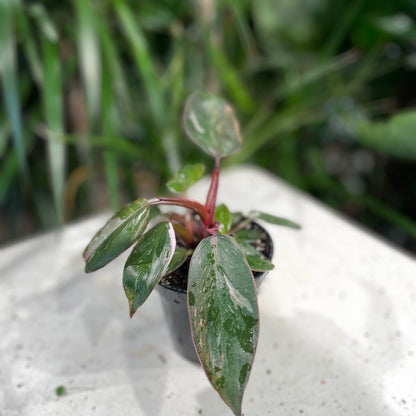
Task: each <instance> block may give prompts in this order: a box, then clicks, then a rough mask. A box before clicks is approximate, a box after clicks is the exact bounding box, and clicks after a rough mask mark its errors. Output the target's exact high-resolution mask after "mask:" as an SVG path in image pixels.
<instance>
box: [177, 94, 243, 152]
mask: <svg viewBox="0 0 416 416" xmlns="http://www.w3.org/2000/svg"><path fill="white" fill-rule="evenodd" d="M184 127H185V132H186V134H187V135H188V137H189V138H190V139H191V140H192V141H193V142H194V143H195V144H196V145H197V146H198V147H199V148H201V149H202V150H203V151H204V152H206V153H208V154H209V155H211V156H214V157H215V158H222V157H225V156H229V155H231V154H233V153H235V152H236V151H237V150H239V149H240V147H241V143H242V139H241V135H240V126H239V124H238V121H237V118H236V117H235V115H234V111H233V109H232V108H231V106H230V105H229V104H228V103H227V102H226V101H224V100H223V99H221V98H219V97H217V96H215V95H211V94H207V93H205V92H201V91H197V92H194V93H193V94H192V95H191V96H190V97H189V98H188V100H187V101H186V104H185V111H184Z"/></svg>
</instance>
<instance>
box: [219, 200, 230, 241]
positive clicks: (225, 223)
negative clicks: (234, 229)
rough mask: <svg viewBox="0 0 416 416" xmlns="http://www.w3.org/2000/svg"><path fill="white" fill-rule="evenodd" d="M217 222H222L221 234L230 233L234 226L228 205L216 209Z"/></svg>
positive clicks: (221, 205)
mask: <svg viewBox="0 0 416 416" xmlns="http://www.w3.org/2000/svg"><path fill="white" fill-rule="evenodd" d="M215 221H219V222H220V228H219V232H220V233H222V234H228V233H229V231H230V228H231V224H232V217H231V213H230V210H229V209H228V208H227V206H226V205H224V204H220V205H218V206H217V207H216V208H215Z"/></svg>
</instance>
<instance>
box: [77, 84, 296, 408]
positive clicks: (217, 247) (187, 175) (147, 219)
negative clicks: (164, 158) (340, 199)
mask: <svg viewBox="0 0 416 416" xmlns="http://www.w3.org/2000/svg"><path fill="white" fill-rule="evenodd" d="M183 124H184V128H185V132H186V134H187V135H188V137H189V138H190V139H191V140H192V141H193V142H194V143H195V144H196V145H197V146H198V147H199V148H200V149H201V150H203V151H204V152H206V153H208V154H209V155H211V156H212V157H213V158H214V161H215V165H214V168H213V171H212V175H211V184H210V188H209V191H208V194H207V198H206V202H205V204H201V203H200V202H197V201H194V200H191V199H188V198H186V197H180V198H172V197H166V198H165V197H160V198H152V199H145V198H139V199H137V200H136V201H134V202H132V203H131V204H129V205H127V206H126V207H124V208H122V209H121V210H120V211H119V212H117V213H116V214H115V215H114V216H113V217H112V218H111V219H110V220H109V221H108V222H107V223H106V224H105V225H104V227H103V228H101V230H99V231H98V232H97V234H96V235H95V236H94V237H93V239H92V240H91V242H90V243H89V245H88V246H87V248H86V249H85V251H84V258H85V261H86V266H85V271H86V272H87V273H88V272H93V271H95V270H97V269H99V268H101V267H103V266H105V265H106V264H107V263H109V262H110V261H112V260H113V259H114V258H115V257H117V256H118V255H119V254H120V253H122V252H123V251H124V250H126V249H127V248H128V247H130V246H131V245H132V244H133V243H136V245H135V246H134V247H133V249H132V251H131V254H130V255H129V257H128V259H127V261H126V263H125V266H124V272H123V286H124V290H125V293H126V295H127V299H128V302H129V308H130V317H132V316H133V315H134V313H135V312H136V310H137V308H138V307H139V306H140V305H142V304H143V302H144V301H145V300H146V299H147V297H148V296H149V295H150V293H151V292H152V290H153V289H154V288H155V287H156V286H159V287H161V286H165V287H169V286H172V285H173V286H178V285H182V289H180V290H179V292H182V293H183V294H184V296H185V297H186V299H187V302H186V303H187V308H186V309H187V312H188V316H189V318H188V316H185V317H184V318H179V319H182V320H184V321H186V322H185V327H188V328H189V327H190V331H191V334H192V340H193V344H194V347H195V351H196V354H197V357H198V359H199V361H200V363H201V365H202V367H203V368H204V370H205V372H206V375H207V377H208V379H209V381H210V382H211V384H212V386H213V387H214V389H215V390H216V391H217V392H218V393H219V395H220V396H221V398H222V399H223V400H224V401H225V403H226V404H227V405H228V406H229V407H230V408H231V410H232V411H233V413H234V414H235V415H241V403H242V398H243V393H244V390H245V387H246V384H247V381H248V378H249V375H250V371H251V368H252V364H253V360H254V355H255V351H256V346H257V339H258V329H259V311H258V305H257V294H256V285H255V281H254V278H253V272H257V274H258V273H259V272H265V271H267V270H270V269H272V268H273V267H274V266H273V264H272V263H271V262H270V259H269V258H268V257H267V254H269V255H270V251H271V250H270V249H269V250H265V249H264V245H265V244H264V242H265V241H266V238H267V233H266V232H265V231H264V229H263V228H262V227H260V226H259V225H254V226H253V221H254V220H255V219H257V218H259V219H261V220H264V221H266V222H270V223H273V224H280V225H285V226H289V227H293V228H299V226H298V225H297V224H295V223H293V222H291V221H289V220H286V219H283V218H279V217H275V216H272V215H269V214H265V213H262V212H261V211H252V212H250V213H249V214H248V215H246V216H243V215H242V214H241V213H231V212H230V211H229V209H228V208H227V207H226V206H225V205H224V204H219V205H217V190H218V183H219V173H220V162H221V160H222V159H223V158H224V157H226V156H229V155H231V154H233V153H235V152H236V151H238V150H239V148H240V147H241V144H242V140H241V136H240V129H239V124H238V121H237V119H236V117H235V115H234V112H233V110H232V108H231V107H230V106H229V105H228V104H227V103H226V102H225V101H224V100H222V99H221V98H219V97H216V96H214V95H211V94H207V93H204V92H195V93H193V94H192V95H191V96H190V97H189V98H188V100H187V102H186V104H185V109H184V115H183ZM203 174H204V166H203V165H201V164H196V165H187V166H185V167H183V168H182V169H180V170H179V172H178V173H177V175H176V176H175V177H174V178H173V179H172V180H171V181H169V182H168V187H169V188H170V189H171V190H173V191H176V192H182V193H183V192H185V191H186V189H187V188H188V187H189V186H190V185H192V184H194V183H195V182H196V181H197V180H199V179H200V178H201V177H202V176H203ZM161 205H165V206H176V207H182V208H181V209H182V210H183V211H184V212H179V211H178V210H177V209H176V210H173V211H169V212H161V211H160V210H159V207H160V206H161ZM149 224H151V225H150V226H149ZM147 229H148V230H147ZM266 246H267V244H266ZM267 251H269V253H267ZM184 270H185V273H184ZM178 276H179V277H178ZM181 276H182V277H181ZM178 278H179V280H182V282H179V283H178V282H176V281H175V279H178ZM185 288H186V289H185ZM168 297H169V296H168ZM177 303H178V301H177ZM190 358H191V359H192V357H190Z"/></svg>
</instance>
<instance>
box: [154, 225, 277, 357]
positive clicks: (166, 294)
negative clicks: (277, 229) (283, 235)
mask: <svg viewBox="0 0 416 416" xmlns="http://www.w3.org/2000/svg"><path fill="white" fill-rule="evenodd" d="M251 227H252V228H255V229H257V230H259V231H262V232H263V233H264V234H265V236H266V241H265V248H264V253H263V254H264V255H265V256H266V257H268V259H269V260H270V261H271V260H272V258H273V242H272V239H271V237H270V235H269V233H268V232H267V231H266V230H265V229H264V228H263V227H262V226H261V225H259V224H257V223H252V224H251ZM267 273H268V272H254V279H255V282H256V287H257V289H259V287H260V285H261V283H262V282H263V281H264V279H265V277H266V275H267ZM156 289H157V291H158V292H159V294H160V296H161V299H162V305H163V310H164V312H165V317H166V321H167V324H168V327H169V331H170V335H171V338H172V340H173V343H174V346H175V349H176V351H177V352H178V353H179V354H180V355H182V356H183V357H184V358H187V359H188V360H190V361H193V362H195V363H199V360H198V356H197V354H196V351H195V346H194V343H193V341H192V335H191V327H190V323H189V315H188V302H187V292H186V290H184V289H181V288H178V287H175V286H170V285H166V284H165V283H163V282H160V283H159V284H158V285H157V287H156Z"/></svg>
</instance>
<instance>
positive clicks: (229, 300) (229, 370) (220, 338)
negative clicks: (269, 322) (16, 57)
mask: <svg viewBox="0 0 416 416" xmlns="http://www.w3.org/2000/svg"><path fill="white" fill-rule="evenodd" d="M188 305H189V317H190V322H191V330H192V337H193V340H194V343H195V347H196V350H197V353H198V356H199V358H200V361H201V363H202V366H203V367H204V370H205V372H206V374H207V376H208V379H209V381H210V382H211V384H212V385H213V387H214V388H215V390H217V392H218V393H219V395H220V396H221V397H222V399H223V400H224V401H225V403H227V405H228V406H230V408H231V409H232V411H233V412H234V414H235V415H237V416H240V415H241V402H242V398H243V393H244V389H245V387H246V384H247V381H248V377H249V375H250V370H251V366H252V363H253V359H254V354H255V350H256V345H257V337H258V321H259V312H258V307H257V299H256V289H255V286H254V279H253V276H252V274H251V272H250V269H249V267H248V264H247V262H246V260H245V258H244V255H243V253H242V252H241V250H240V247H239V246H238V244H237V243H236V242H235V241H234V239H233V238H232V237H230V236H228V235H225V234H218V235H213V236H211V237H207V238H205V239H204V240H202V241H201V242H200V244H199V245H198V246H197V248H196V250H195V252H194V254H193V256H192V259H191V263H190V267H189V281H188Z"/></svg>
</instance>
